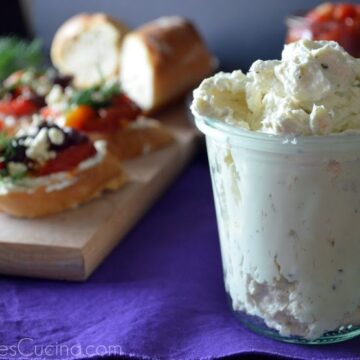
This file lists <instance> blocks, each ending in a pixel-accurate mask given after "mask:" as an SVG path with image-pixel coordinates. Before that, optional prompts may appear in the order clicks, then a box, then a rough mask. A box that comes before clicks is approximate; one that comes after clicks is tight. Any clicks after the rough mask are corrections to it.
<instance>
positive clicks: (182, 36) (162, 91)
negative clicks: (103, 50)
mask: <svg viewBox="0 0 360 360" xmlns="http://www.w3.org/2000/svg"><path fill="white" fill-rule="evenodd" d="M134 38H135V39H137V40H138V41H141V42H142V43H143V44H144V46H145V47H146V49H147V53H148V59H149V62H150V66H151V67H152V70H153V83H152V84H151V86H152V91H153V94H154V98H153V104H152V106H151V107H150V108H149V109H144V110H145V113H146V114H151V113H153V112H154V111H156V110H158V109H159V108H161V107H162V106H164V105H167V104H168V103H169V102H171V101H173V100H176V99H177V98H179V97H180V96H182V95H183V94H184V93H185V92H186V91H189V90H190V89H191V88H192V87H194V86H196V85H197V84H198V83H199V82H200V81H201V80H203V79H204V78H205V77H207V76H209V75H210V74H211V73H212V72H213V71H214V64H215V62H214V58H213V57H212V56H211V54H210V52H209V51H208V49H207V47H206V45H205V43H204V41H203V39H202V37H201V36H200V34H199V32H198V30H197V29H196V27H195V26H194V25H193V24H192V23H191V22H190V21H189V20H187V19H185V18H181V17H177V16H174V17H165V18H160V19H158V20H155V21H152V22H150V23H148V24H145V25H143V26H141V27H140V28H138V29H137V30H136V31H133V32H130V33H128V34H127V35H126V36H125V39H124V43H123V49H124V51H125V49H126V46H125V45H126V42H127V41H132V39H134ZM124 55H125V56H126V54H125V53H124V52H122V55H121V56H122V59H124ZM120 78H121V79H122V81H124V79H123V78H122V76H121V75H120ZM126 85H127V84H126V80H125V82H123V87H124V90H125V92H126V87H127V86H126ZM132 100H134V101H135V102H137V101H136V100H137V99H135V98H134V97H133V99H132Z"/></svg>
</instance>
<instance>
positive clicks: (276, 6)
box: [24, 0, 359, 71]
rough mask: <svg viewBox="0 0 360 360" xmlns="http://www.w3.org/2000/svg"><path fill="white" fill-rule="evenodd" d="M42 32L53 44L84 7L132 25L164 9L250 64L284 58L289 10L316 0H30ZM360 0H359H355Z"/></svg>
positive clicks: (226, 64) (236, 64)
mask: <svg viewBox="0 0 360 360" xmlns="http://www.w3.org/2000/svg"><path fill="white" fill-rule="evenodd" d="M24 1H25V2H26V5H27V7H28V8H29V15H30V20H31V24H32V27H33V30H34V33H35V34H36V35H39V36H40V37H42V38H43V40H44V42H45V45H46V47H47V48H49V45H50V43H51V39H52V37H53V35H54V32H55V30H56V29H57V28H58V27H59V26H60V25H61V23H62V22H64V21H65V20H66V19H67V18H68V17H70V16H72V15H74V14H76V13H78V12H94V11H103V12H106V13H108V14H111V15H113V16H115V17H118V18H120V19H121V20H123V21H124V22H125V23H127V24H128V25H129V26H131V27H136V26H138V25H140V24H142V23H144V22H146V21H149V20H152V19H154V18H156V17H159V16H162V15H174V14H178V15H183V16H186V17H188V18H190V19H192V20H193V21H194V22H196V24H197V26H198V28H199V29H200V31H201V32H202V34H203V36H204V37H205V39H206V41H207V43H208V44H209V47H210V49H211V50H212V52H213V53H214V54H216V55H217V57H218V58H219V59H220V61H221V65H222V68H224V69H226V70H230V69H235V68H241V69H243V70H244V71H246V70H247V68H248V66H249V64H251V63H252V62H253V61H254V60H256V59H266V58H268V59H269V58H278V57H279V56H280V53H281V49H282V46H283V41H284V37H285V25H284V19H285V17H286V15H288V14H289V13H292V12H294V11H297V10H299V9H308V8H311V7H313V6H315V5H317V4H319V3H321V2H322V1H315V0H291V1H290V0H251V1H245V0H180V1H175V0H24ZM353 2H357V3H359V1H353Z"/></svg>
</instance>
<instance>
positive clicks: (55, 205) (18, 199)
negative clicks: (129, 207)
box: [0, 152, 127, 218]
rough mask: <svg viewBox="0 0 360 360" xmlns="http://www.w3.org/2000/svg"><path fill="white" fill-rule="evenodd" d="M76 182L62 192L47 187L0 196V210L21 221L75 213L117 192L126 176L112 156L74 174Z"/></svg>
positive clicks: (124, 182) (61, 190) (125, 180)
mask: <svg viewBox="0 0 360 360" xmlns="http://www.w3.org/2000/svg"><path fill="white" fill-rule="evenodd" d="M73 175H74V176H75V177H76V181H75V182H74V183H73V184H71V185H68V186H66V187H64V188H62V189H59V190H53V191H50V192H47V191H46V187H45V186H39V187H37V188H34V189H33V192H31V193H29V192H15V191H14V192H9V193H7V194H2V195H0V210H1V211H3V212H5V213H7V214H9V215H12V216H14V217H21V218H37V217H43V216H46V215H51V214H55V213H59V212H62V211H64V210H68V209H73V208H76V207H78V206H79V205H80V204H83V203H86V202H88V201H90V200H92V199H94V198H95V197H98V196H100V195H101V193H103V192H104V191H105V190H117V189H119V188H120V187H122V186H123V185H124V184H126V182H127V175H126V173H125V172H124V171H123V170H122V168H121V167H120V165H119V163H118V161H117V159H116V158H115V157H114V156H113V155H111V154H110V153H109V152H108V153H107V155H106V156H105V157H104V159H103V160H102V161H101V162H100V163H98V164H96V165H95V166H93V167H90V168H88V169H86V170H82V171H77V172H76V173H75V174H73Z"/></svg>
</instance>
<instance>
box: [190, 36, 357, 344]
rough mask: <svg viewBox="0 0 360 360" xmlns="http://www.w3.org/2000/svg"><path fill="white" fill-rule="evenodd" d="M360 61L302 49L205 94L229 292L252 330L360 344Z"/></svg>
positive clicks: (202, 102)
mask: <svg viewBox="0 0 360 360" xmlns="http://www.w3.org/2000/svg"><path fill="white" fill-rule="evenodd" d="M359 97H360V60H357V59H354V58H352V57H351V56H350V55H349V54H347V53H346V52H345V51H344V49H342V48H341V47H340V46H339V45H338V44H336V43H334V42H324V41H322V42H312V41H308V40H304V41H299V42H296V43H292V44H290V45H287V46H285V49H284V51H283V53H282V59H281V60H269V61H257V62H255V63H254V64H253V65H252V67H251V68H250V71H249V73H248V74H246V75H245V74H243V73H242V72H241V71H234V72H233V73H219V74H216V75H215V76H213V77H212V78H209V79H206V80H204V81H203V83H202V84H201V85H200V86H199V88H198V89H196V90H195V92H194V101H193V104H192V111H193V114H194V116H195V121H196V125H197V127H198V128H199V129H200V130H201V131H202V132H203V133H204V134H205V137H206V144H207V152H208V158H209V164H210V173H211V179H212V185H213V193H214V199H215V207H216V214H217V222H218V230H219V237H220V244H221V253H222V261H223V271H224V280H225V290H226V292H227V294H228V298H229V302H230V304H231V308H232V310H233V311H234V312H235V314H236V315H237V317H238V318H239V319H240V320H241V322H242V323H243V324H244V325H245V326H247V327H249V328H250V329H252V330H254V331H256V332H259V333H261V334H264V335H267V336H270V337H272V338H275V339H279V340H283V341H287V342H295V343H305V344H323V343H334V342H339V341H343V340H347V339H350V338H352V337H354V336H357V335H359V334H360V286H359V284H358V282H359V278H360V262H359V261H358V254H359V253H360V104H359V101H358V99H359Z"/></svg>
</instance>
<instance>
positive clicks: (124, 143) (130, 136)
mask: <svg viewBox="0 0 360 360" xmlns="http://www.w3.org/2000/svg"><path fill="white" fill-rule="evenodd" d="M88 135H89V137H90V138H91V140H93V141H96V140H106V142H107V144H108V145H107V146H108V150H109V151H110V152H111V153H112V154H113V155H115V156H116V157H117V159H118V160H120V161H122V160H129V159H133V158H136V157H138V156H142V155H145V154H148V153H151V152H153V151H156V150H159V149H161V148H163V147H166V146H168V145H169V144H171V143H172V142H174V137H173V135H172V134H171V133H170V131H168V130H167V129H166V128H165V127H164V126H146V127H139V128H136V127H128V128H125V129H121V130H119V131H117V132H115V133H103V132H93V133H89V134H88Z"/></svg>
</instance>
